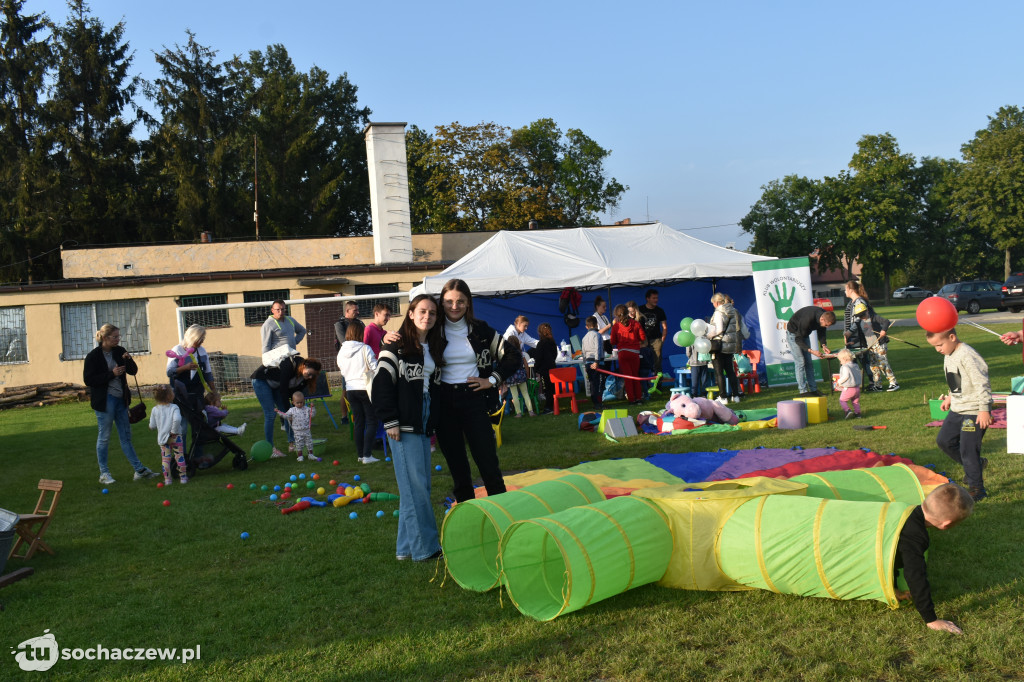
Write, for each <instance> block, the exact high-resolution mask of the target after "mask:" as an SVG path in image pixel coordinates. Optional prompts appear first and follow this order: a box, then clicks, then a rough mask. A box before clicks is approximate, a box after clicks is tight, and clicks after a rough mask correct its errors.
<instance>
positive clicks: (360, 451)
mask: <svg viewBox="0 0 1024 682" xmlns="http://www.w3.org/2000/svg"><path fill="white" fill-rule="evenodd" d="M345 397H346V398H348V403H349V405H351V406H352V426H353V431H354V435H355V438H356V457H371V456H373V442H374V441H375V440H376V439H377V415H376V414H374V412H373V405H371V404H370V396H368V395H366V391H347V392H346V393H345Z"/></svg>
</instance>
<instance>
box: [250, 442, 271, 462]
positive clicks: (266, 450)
mask: <svg viewBox="0 0 1024 682" xmlns="http://www.w3.org/2000/svg"><path fill="white" fill-rule="evenodd" d="M273 452H274V446H273V445H271V444H270V442H269V441H265V440H258V441H256V442H255V443H253V444H252V448H251V449H250V450H249V456H250V457H252V458H253V460H254V461H256V462H266V461H267V460H268V459H270V455H271V453H273Z"/></svg>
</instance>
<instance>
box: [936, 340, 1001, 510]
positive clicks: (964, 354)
mask: <svg viewBox="0 0 1024 682" xmlns="http://www.w3.org/2000/svg"><path fill="white" fill-rule="evenodd" d="M927 338H928V343H930V344H931V345H932V347H933V348H935V350H936V351H937V352H939V353H942V355H944V356H945V358H944V359H943V363H942V368H943V370H944V371H945V373H946V384H947V385H948V386H949V395H947V396H944V397H943V399H942V411H943V412H945V411H947V410H948V411H949V414H947V415H946V419H945V420H943V422H942V428H941V429H939V435H938V437H937V438H936V439H935V442H936V444H937V445H938V446H939V449H940V450H942V451H943V452H945V453H946V454H947V455H949V457H950V459H952V460H953V461H954V462H957V463H959V464H960V465H961V466H963V468H964V483H966V484H967V489H968V490H969V491H970V493H971V497H973V498H974V501H975V502H977V501H979V500H982V499H984V498H985V497H987V496H988V493H987V492H986V491H985V482H984V479H983V478H982V472H983V470H984V468H985V465H986V464H988V460H987V459H985V458H984V457H982V456H981V439H982V438H984V437H985V430H986V429H987V428H988V427H989V426H991V425H992V390H991V388H990V387H989V380H988V365H987V364H986V363H985V361H984V360H983V359H982V357H981V356H980V355H978V351H976V350H974V349H973V348H971V347H970V346H968V345H967V344H966V343H964V342H962V341H961V340H960V337H958V336H957V333H956V328H955V327H954V328H953V329H950V330H948V331H944V332H928V333H927Z"/></svg>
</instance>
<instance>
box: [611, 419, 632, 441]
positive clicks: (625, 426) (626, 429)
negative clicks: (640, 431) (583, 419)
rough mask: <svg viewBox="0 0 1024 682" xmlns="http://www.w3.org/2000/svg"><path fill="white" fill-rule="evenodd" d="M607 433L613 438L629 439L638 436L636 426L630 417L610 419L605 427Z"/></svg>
mask: <svg viewBox="0 0 1024 682" xmlns="http://www.w3.org/2000/svg"><path fill="white" fill-rule="evenodd" d="M605 433H607V434H608V435H609V436H611V437H612V438H628V437H629V436H635V435H637V430H636V424H635V423H634V422H633V420H632V419H630V418H629V417H616V418H615V419H609V420H608V423H607V424H606V425H605Z"/></svg>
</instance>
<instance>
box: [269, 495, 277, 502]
mask: <svg viewBox="0 0 1024 682" xmlns="http://www.w3.org/2000/svg"><path fill="white" fill-rule="evenodd" d="M275 500H277V495H274V494H271V495H270V501H271V502H274V501H275Z"/></svg>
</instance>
